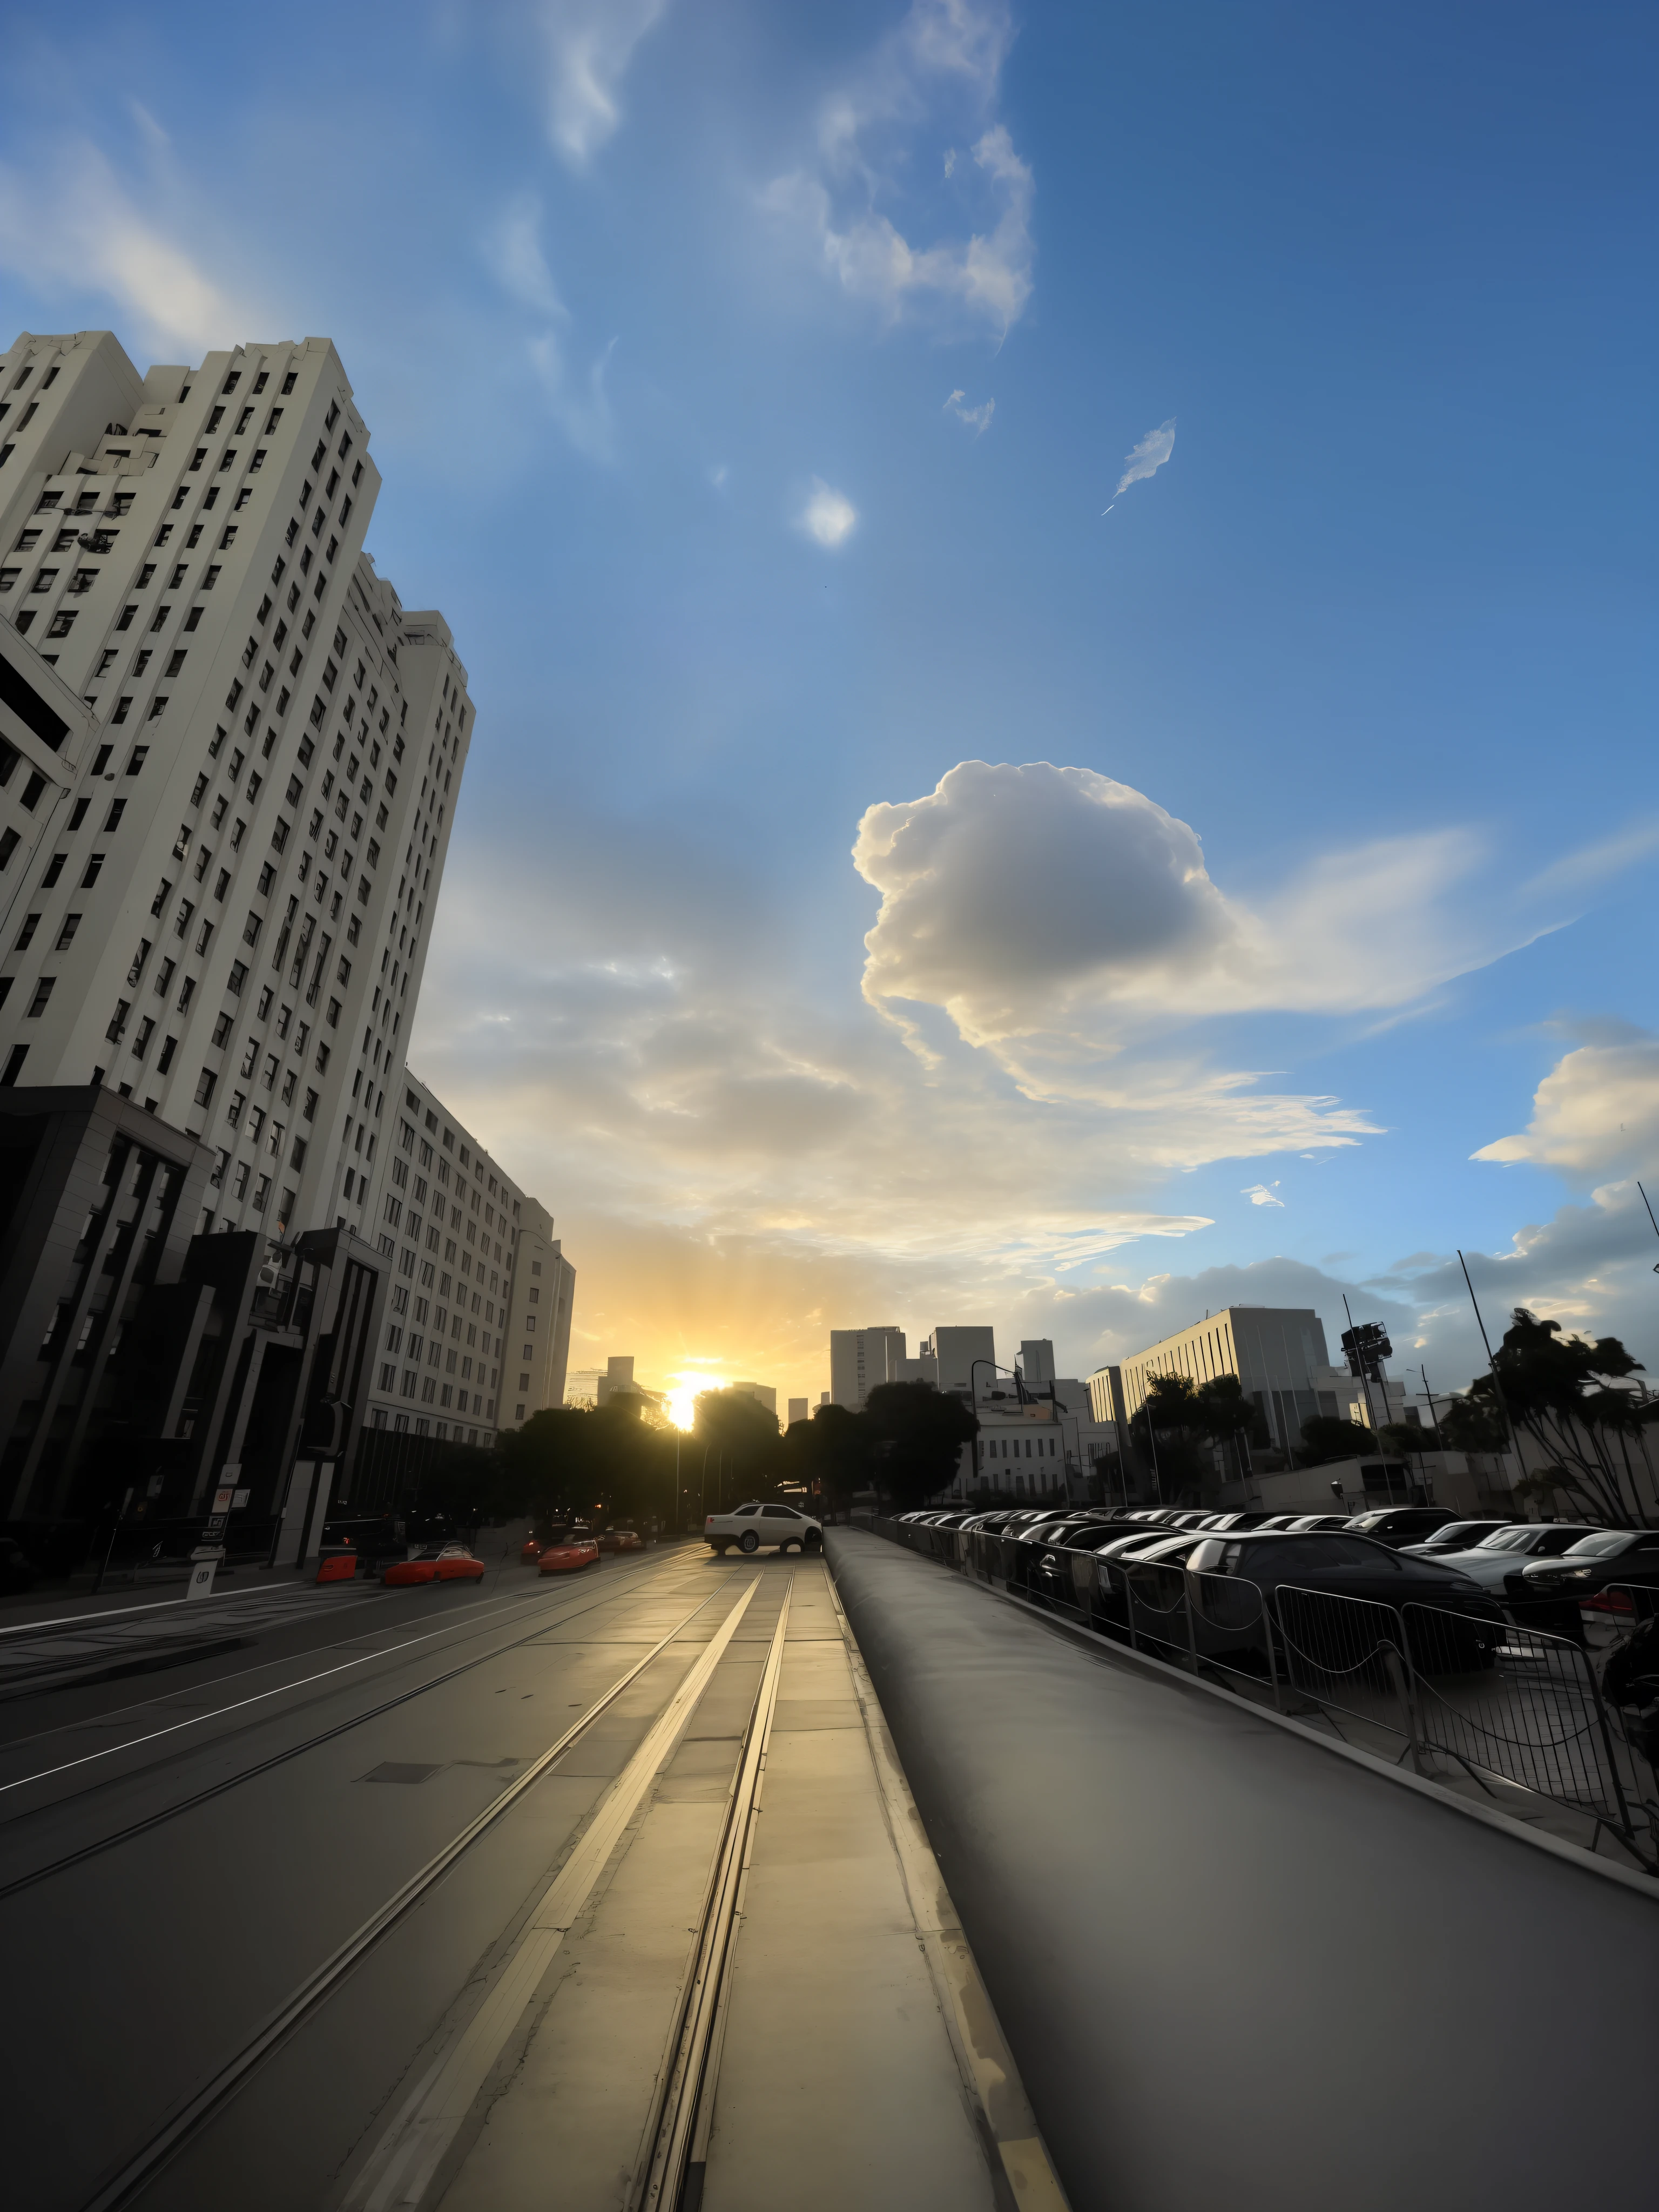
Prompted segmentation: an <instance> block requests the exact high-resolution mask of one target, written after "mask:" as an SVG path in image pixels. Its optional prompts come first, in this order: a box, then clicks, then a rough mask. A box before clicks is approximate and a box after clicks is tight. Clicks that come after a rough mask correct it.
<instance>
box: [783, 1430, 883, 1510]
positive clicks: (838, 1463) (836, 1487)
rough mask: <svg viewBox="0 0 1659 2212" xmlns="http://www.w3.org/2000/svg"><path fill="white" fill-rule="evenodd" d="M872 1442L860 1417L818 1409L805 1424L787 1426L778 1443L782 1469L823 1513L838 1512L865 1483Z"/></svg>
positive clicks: (863, 1487) (866, 1484) (784, 1474)
mask: <svg viewBox="0 0 1659 2212" xmlns="http://www.w3.org/2000/svg"><path fill="white" fill-rule="evenodd" d="M872 1443H873V1438H872V1436H871V1433H870V1429H869V1425H868V1424H867V1423H866V1421H865V1419H864V1418H863V1416H862V1415H860V1414H858V1413H849V1412H848V1409H847V1408H846V1407H845V1406H820V1407H818V1408H817V1412H816V1413H814V1414H813V1416H812V1418H811V1420H810V1421H795V1422H793V1423H792V1424H791V1425H790V1427H789V1428H788V1430H787V1431H786V1433H785V1435H784V1439H783V1456H782V1470H783V1478H784V1480H786V1481H787V1482H798V1483H799V1484H800V1485H801V1486H802V1487H803V1488H804V1489H805V1491H806V1492H807V1493H808V1495H809V1497H811V1498H813V1499H815V1500H816V1502H817V1504H820V1505H822V1506H823V1508H824V1510H826V1511H829V1512H832V1513H844V1512H845V1511H846V1510H847V1509H848V1506H849V1505H850V1504H852V1501H853V1498H854V1492H857V1491H860V1490H862V1489H865V1488H866V1486H868V1484H869V1481H870V1469H871V1458H870V1454H871V1448H872Z"/></svg>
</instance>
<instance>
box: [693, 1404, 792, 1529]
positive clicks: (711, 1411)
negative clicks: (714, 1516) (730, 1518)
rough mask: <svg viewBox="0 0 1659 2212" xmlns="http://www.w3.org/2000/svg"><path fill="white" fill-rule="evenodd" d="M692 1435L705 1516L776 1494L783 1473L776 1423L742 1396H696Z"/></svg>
mask: <svg viewBox="0 0 1659 2212" xmlns="http://www.w3.org/2000/svg"><path fill="white" fill-rule="evenodd" d="M691 1434H692V1437H693V1440H694V1448H695V1449H696V1452H697V1453H698V1454H699V1455H700V1456H701V1459H702V1471H701V1486H702V1492H703V1496H704V1498H705V1501H706V1510H708V1511H709V1512H713V1511H714V1508H715V1506H716V1505H717V1504H722V1505H726V1506H728V1507H729V1506H732V1505H735V1504H738V1502H739V1501H740V1500H742V1499H744V1498H770V1497H774V1496H775V1494H776V1491H777V1486H778V1480H779V1477H780V1476H781V1474H782V1472H783V1439H782V1437H781V1436H780V1435H779V1434H778V1417H777V1415H776V1414H775V1413H768V1412H767V1410H766V1408H765V1407H764V1406H763V1405H762V1404H761V1402H760V1401H759V1399H758V1398H751V1397H750V1395H748V1393H747V1392H746V1391H744V1390H704V1391H701V1392H700V1393H699V1394H698V1397H697V1402H696V1413H695V1418H694V1419H693V1422H692V1429H691Z"/></svg>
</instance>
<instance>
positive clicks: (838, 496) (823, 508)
mask: <svg viewBox="0 0 1659 2212" xmlns="http://www.w3.org/2000/svg"><path fill="white" fill-rule="evenodd" d="M858 519H859V516H858V509H857V508H856V507H854V504H853V502H852V501H851V500H850V499H848V497H847V496H846V495H845V494H844V493H842V492H838V491H835V490H832V489H831V488H830V487H829V485H828V484H827V483H825V482H824V481H823V477H813V479H812V489H811V492H810V494H809V495H808V496H807V501H806V504H805V507H802V509H801V511H800V513H799V514H798V515H797V516H796V517H795V527H796V528H797V529H798V530H804V531H805V532H806V535H807V536H808V537H809V538H811V539H812V540H813V541H814V543H815V544H819V545H823V546H827V547H828V548H829V550H830V551H831V552H833V551H834V550H835V549H836V547H837V546H838V545H844V544H846V542H847V540H848V538H850V537H851V536H852V534H853V532H854V529H855V528H856V527H857V526H858Z"/></svg>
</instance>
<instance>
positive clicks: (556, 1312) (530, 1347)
mask: <svg viewBox="0 0 1659 2212" xmlns="http://www.w3.org/2000/svg"><path fill="white" fill-rule="evenodd" d="M513 1253H514V1259H513V1291H512V1295H511V1297H510V1298H509V1300H508V1304H507V1349H506V1352H505V1355H504V1357H505V1359H506V1363H507V1364H506V1370H505V1371H504V1373H503V1376H502V1389H503V1392H504V1396H503V1400H502V1413H503V1417H504V1418H503V1420H502V1426H503V1427H507V1426H509V1425H510V1426H512V1427H513V1428H516V1427H518V1425H519V1424H520V1422H521V1421H527V1420H528V1419H531V1417H532V1415H533V1414H536V1413H543V1412H544V1411H545V1410H546V1408H547V1407H550V1406H562V1405H563V1403H564V1389H565V1373H566V1370H567V1368H568V1365H569V1361H570V1322H571V1318H572V1316H573V1315H574V1312H575V1307H576V1270H575V1269H574V1267H572V1266H571V1264H570V1262H569V1261H568V1259H566V1257H565V1255H564V1252H563V1249H562V1246H561V1243H560V1240H559V1239H558V1238H557V1237H556V1236H555V1235H554V1234H553V1218H552V1216H551V1215H550V1213H549V1212H548V1211H547V1209H546V1207H545V1206H541V1205H539V1204H538V1202H537V1200H535V1199H533V1198H526V1200H525V1201H524V1213H523V1217H522V1218H521V1219H520V1222H519V1225H518V1236H517V1238H516V1240H515V1242H514V1244H513ZM515 1361H516V1362H517V1364H516V1366H515V1364H514V1363H515Z"/></svg>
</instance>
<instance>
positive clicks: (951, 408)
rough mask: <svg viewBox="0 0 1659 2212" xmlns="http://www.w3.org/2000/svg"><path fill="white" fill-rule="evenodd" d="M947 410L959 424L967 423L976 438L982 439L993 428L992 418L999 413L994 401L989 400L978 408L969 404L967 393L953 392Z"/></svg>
mask: <svg viewBox="0 0 1659 2212" xmlns="http://www.w3.org/2000/svg"><path fill="white" fill-rule="evenodd" d="M945 410H946V412H947V413H949V414H951V415H954V416H956V418H957V422H965V423H966V424H967V425H968V428H969V429H970V430H971V431H973V432H974V434H975V436H977V437H981V438H982V437H983V436H984V435H985V433H986V432H987V430H988V429H989V428H990V427H991V417H992V416H993V415H994V414H995V413H996V411H997V403H996V401H995V400H994V399H987V400H984V401H982V402H981V404H980V405H979V406H977V407H970V406H969V404H968V395H967V393H966V392H952V393H951V396H950V398H948V399H947V400H946V401H945Z"/></svg>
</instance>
